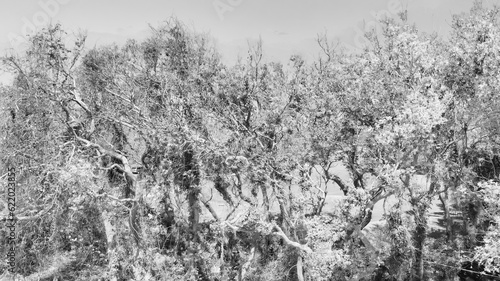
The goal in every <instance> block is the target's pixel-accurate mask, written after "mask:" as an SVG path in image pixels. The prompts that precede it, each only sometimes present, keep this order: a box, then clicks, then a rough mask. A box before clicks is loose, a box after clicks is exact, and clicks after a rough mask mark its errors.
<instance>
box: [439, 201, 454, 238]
mask: <svg viewBox="0 0 500 281" xmlns="http://www.w3.org/2000/svg"><path fill="white" fill-rule="evenodd" d="M439 200H440V201H441V204H443V219H444V222H445V227H446V240H447V241H448V242H449V241H451V240H452V239H453V218H452V217H451V215H450V206H449V204H448V202H447V200H446V198H445V197H444V196H443V195H442V194H439Z"/></svg>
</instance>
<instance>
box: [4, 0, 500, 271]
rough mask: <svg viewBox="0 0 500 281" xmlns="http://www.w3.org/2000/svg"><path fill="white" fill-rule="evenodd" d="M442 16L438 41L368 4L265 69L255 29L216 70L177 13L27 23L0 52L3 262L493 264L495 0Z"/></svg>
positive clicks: (129, 267)
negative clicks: (97, 22)
mask: <svg viewBox="0 0 500 281" xmlns="http://www.w3.org/2000/svg"><path fill="white" fill-rule="evenodd" d="M452 27H453V30H452V32H451V34H450V35H449V36H448V38H449V39H447V40H443V39H440V38H439V37H437V36H432V35H425V34H421V33H419V32H418V30H417V28H416V27H415V26H412V25H410V24H408V23H407V22H406V21H400V20H396V19H394V20H393V19H386V20H384V21H383V22H382V32H381V33H380V34H377V33H376V32H373V33H370V34H367V37H368V38H369V41H370V43H371V45H370V46H367V48H366V49H365V50H364V51H363V52H362V53H359V54H349V53H346V52H344V51H342V50H334V49H332V48H331V44H328V42H327V41H326V40H323V39H321V38H320V40H318V42H319V44H320V45H321V47H322V50H323V51H324V53H323V54H322V55H321V57H320V58H319V59H318V60H317V61H315V62H306V61H304V60H303V59H302V58H301V57H300V56H293V57H291V58H290V61H289V63H288V64H286V65H283V64H281V63H277V62H264V61H263V59H262V54H263V50H262V45H261V44H256V45H253V46H250V47H249V51H248V56H247V57H246V58H245V59H242V60H241V61H240V62H238V63H237V64H236V65H234V66H227V65H224V64H223V63H221V61H220V55H219V54H218V53H217V51H216V50H215V48H214V46H213V45H212V43H211V41H210V40H209V38H208V37H207V36H205V35H201V34H195V33H192V32H190V31H189V30H188V29H186V28H185V26H184V25H182V23H180V22H178V21H177V20H170V21H166V22H165V23H164V25H162V26H160V27H157V28H154V29H152V31H151V35H150V36H149V38H148V39H146V40H144V41H142V42H138V41H136V40H130V41H128V42H127V43H126V44H125V45H123V46H116V45H110V46H102V47H96V48H94V49H86V48H85V44H84V43H85V36H79V37H76V38H71V37H69V36H67V35H66V33H65V32H64V31H63V30H62V29H61V27H60V26H59V25H55V26H51V27H48V28H46V29H44V30H43V31H42V32H40V33H38V34H37V35H35V36H33V37H32V38H31V41H30V42H31V45H30V47H29V49H28V50H27V51H26V53H24V54H23V55H20V56H8V57H4V58H3V62H4V66H5V67H6V69H8V70H9V71H11V72H12V73H13V74H15V76H16V79H15V82H14V83H13V85H11V86H8V87H5V88H3V89H2V91H1V93H2V104H4V105H5V106H6V108H5V109H6V110H7V112H8V113H9V114H8V117H9V119H8V120H7V121H6V122H5V126H4V128H3V130H2V134H3V136H4V137H3V139H2V150H1V155H0V156H1V159H2V163H3V165H4V167H15V168H16V169H17V170H18V175H17V178H16V180H17V182H18V187H17V194H16V196H17V201H16V202H17V206H16V209H17V210H16V216H17V230H18V233H17V239H16V245H17V252H16V268H15V270H16V272H17V273H18V274H20V275H23V276H26V277H27V280H35V279H36V278H41V279H43V280H52V279H53V278H59V279H58V280H454V278H455V277H456V276H457V274H460V276H462V278H466V275H469V276H473V275H474V274H476V273H473V272H472V271H461V272H460V268H461V267H462V266H463V265H465V266H468V268H469V269H471V270H478V271H481V274H482V275H481V274H480V275H477V274H476V275H475V276H476V277H474V278H494V277H492V276H493V275H494V274H498V273H499V272H500V242H499V241H500V228H499V223H500V203H499V202H500V184H499V182H498V179H499V173H500V158H499V157H500V150H499V148H500V134H499V133H500V123H499V122H500V121H499V120H500V118H499V117H500V99H499V93H500V81H499V79H500V43H499V42H500V33H499V32H500V26H499V23H498V10H497V9H486V8H483V7H482V6H481V4H480V3H479V2H476V3H475V4H474V7H473V8H472V10H471V11H470V13H468V14H463V15H457V16H455V17H454V18H453V24H452ZM334 189H340V190H341V191H342V194H343V196H342V198H340V199H337V201H335V202H333V203H332V202H329V200H332V198H333V197H331V196H329V194H330V193H331V192H332V191H333V190H334ZM382 202H383V204H384V217H383V218H384V219H383V221H381V222H377V223H374V222H372V215H373V211H374V206H376V205H377V204H379V205H380V204H382ZM436 206H439V207H440V208H441V209H442V215H441V218H440V222H439V225H441V226H442V228H439V229H436V228H435V227H430V225H431V224H430V221H431V219H432V218H431V211H430V210H431V209H432V208H433V207H436ZM3 215H4V214H3ZM370 226H372V227H370ZM1 231H2V232H4V231H5V230H4V229H2V230H1ZM1 237H5V235H2V236H1ZM1 239H4V238H1ZM3 242H5V241H0V249H1V251H0V252H2V253H5V252H6V250H7V249H6V247H5V246H3V245H6V244H5V243H3ZM467 262H468V263H467ZM6 269H7V264H6V263H5V262H3V261H2V263H0V270H1V271H5V274H4V276H8V275H7V273H6ZM36 280H38V279H36ZM464 280H465V279H464ZM477 280H482V279H477ZM484 280H486V279H484Z"/></svg>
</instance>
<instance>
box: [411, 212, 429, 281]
mask: <svg viewBox="0 0 500 281" xmlns="http://www.w3.org/2000/svg"><path fill="white" fill-rule="evenodd" d="M426 209H427V206H426V205H425V204H423V203H421V202H418V203H417V204H416V205H414V206H413V211H414V218H415V223H416V227H415V232H414V234H413V247H414V249H415V255H414V259H413V266H412V280H413V281H419V280H424V279H423V278H424V243H425V238H426V234H427V218H426V217H425V212H426Z"/></svg>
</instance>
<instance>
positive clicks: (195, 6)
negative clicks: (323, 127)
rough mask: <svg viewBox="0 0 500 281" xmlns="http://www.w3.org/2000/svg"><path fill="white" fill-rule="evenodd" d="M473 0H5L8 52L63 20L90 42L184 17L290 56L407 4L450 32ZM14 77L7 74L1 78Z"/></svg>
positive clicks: (242, 46) (271, 55) (232, 49)
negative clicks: (321, 37) (36, 30)
mask: <svg viewBox="0 0 500 281" xmlns="http://www.w3.org/2000/svg"><path fill="white" fill-rule="evenodd" d="M472 3H473V1H472V0H351V1H347V0H344V1H340V0H307V1H306V0H143V1H138V0H99V1H97V0H24V1H23V0H0V52H1V53H2V54H4V53H5V52H8V51H12V50H14V51H17V50H20V45H19V43H16V41H12V40H11V39H12V38H18V39H19V38H25V35H26V34H29V33H31V32H32V30H33V27H35V28H40V27H42V26H43V24H44V23H46V22H52V23H61V24H62V26H63V29H64V30H66V31H68V32H69V33H71V32H77V31H78V30H85V31H87V32H88V40H87V47H88V48H91V47H93V46H95V45H102V44H108V43H112V42H117V43H118V44H121V43H123V42H124V41H125V40H126V39H127V38H137V39H141V38H145V37H147V36H148V35H149V31H148V30H149V27H148V24H151V25H152V26H157V25H158V24H159V23H161V22H162V21H163V20H165V19H168V18H170V17H171V16H176V17H177V18H178V19H180V20H181V21H182V22H184V23H185V24H187V25H188V26H189V27H191V28H192V29H194V30H196V31H198V32H208V33H209V34H210V36H212V37H213V38H215V40H216V44H217V46H218V49H219V51H220V52H221V53H222V55H223V60H224V61H225V62H227V63H232V62H234V61H235V60H236V58H237V56H238V54H241V55H242V56H244V55H245V53H246V50H247V49H246V47H247V42H248V40H256V39H257V38H259V36H260V37H261V38H262V40H263V49H264V55H265V58H266V59H267V60H279V61H282V62H285V61H286V60H287V59H288V58H289V57H290V55H292V54H301V55H303V56H304V57H305V58H306V59H314V58H317V57H318V53H319V49H318V47H317V44H316V43H315V39H316V37H317V35H318V34H324V33H325V32H327V34H328V36H329V37H330V38H331V39H332V40H339V41H340V42H341V43H342V44H344V45H345V46H347V48H355V47H360V46H359V42H360V41H359V36H360V35H361V32H362V29H363V22H365V23H370V22H373V21H374V20H375V17H376V15H377V14H378V13H380V12H383V13H385V14H389V15H392V12H394V11H397V9H398V8H399V7H402V8H403V9H407V10H408V19H409V21H410V22H415V23H416V24H417V27H418V28H419V29H420V30H422V31H425V32H438V33H439V34H442V35H446V34H447V33H448V32H449V30H450V23H451V17H452V15H453V14H456V13H461V12H467V11H469V9H470V8H471V6H472ZM484 3H485V4H487V5H491V4H499V3H500V0H485V1H484ZM6 80H7V78H6V76H5V75H0V82H5V81H6Z"/></svg>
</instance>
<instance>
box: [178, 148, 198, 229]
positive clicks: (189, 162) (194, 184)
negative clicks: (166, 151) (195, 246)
mask: <svg viewBox="0 0 500 281" xmlns="http://www.w3.org/2000/svg"><path fill="white" fill-rule="evenodd" d="M183 158H184V173H183V183H182V184H183V187H184V190H186V191H187V199H188V204H189V222H190V223H191V230H192V231H193V235H195V234H196V233H197V232H198V224H199V222H200V213H201V206H200V202H199V195H200V171H199V167H198V163H197V161H196V158H195V155H194V151H193V149H192V148H191V146H190V145H187V146H186V147H185V148H184V153H183ZM195 236H196V235H195Z"/></svg>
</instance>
